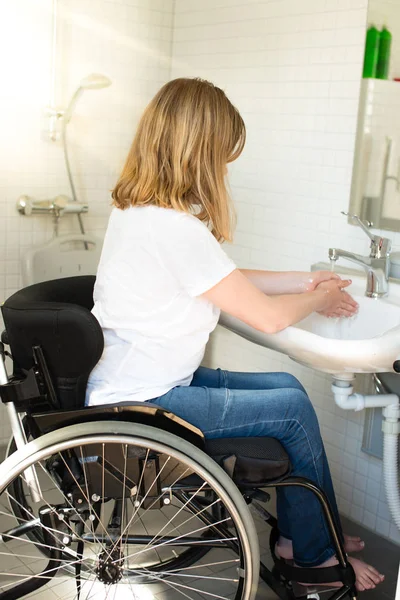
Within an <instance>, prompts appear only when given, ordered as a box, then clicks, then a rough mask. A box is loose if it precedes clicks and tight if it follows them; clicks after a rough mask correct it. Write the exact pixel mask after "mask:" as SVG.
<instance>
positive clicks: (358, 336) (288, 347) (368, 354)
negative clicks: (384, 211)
mask: <svg viewBox="0 0 400 600" xmlns="http://www.w3.org/2000/svg"><path fill="white" fill-rule="evenodd" d="M351 279H352V280H353V283H352V285H351V286H350V287H349V288H347V290H348V292H349V293H350V294H351V295H352V296H353V297H354V298H355V300H356V301H357V302H358V303H359V306H360V308H359V312H358V313H357V315H355V316H354V317H351V318H349V319H348V318H342V319H329V318H327V317H322V316H321V315H318V314H316V313H314V314H312V315H310V316H309V317H307V318H306V319H304V320H303V321H301V322H300V323H298V324H297V325H295V326H293V327H288V328H287V329H285V330H284V331H281V332H279V333H276V334H264V333H261V332H259V331H256V330H255V329H253V328H252V327H249V326H248V325H245V324H244V323H242V322H241V321H239V320H238V319H235V318H234V317H231V316H229V315H227V314H226V313H222V314H221V318H220V325H222V326H223V327H226V328H227V329H230V330H231V331H234V332H235V333H237V334H239V335H240V336H241V337H244V338H246V339H248V340H250V341H252V342H254V343H256V344H258V345H260V346H264V347H266V348H270V349H272V350H276V351H278V352H282V353H283V354H287V355H288V356H290V357H291V358H292V359H293V360H296V361H297V362H300V363H302V364H304V365H307V366H309V367H311V368H313V369H317V370H319V371H323V372H325V373H332V374H334V375H335V377H336V378H338V379H340V378H342V379H349V378H351V376H352V374H353V373H382V372H388V371H392V372H393V363H394V361H396V360H400V284H398V283H394V282H390V283H389V295H388V297H386V298H379V299H374V298H367V297H366V296H364V293H365V286H366V280H365V277H363V276H362V274H361V275H360V276H352V277H351Z"/></svg>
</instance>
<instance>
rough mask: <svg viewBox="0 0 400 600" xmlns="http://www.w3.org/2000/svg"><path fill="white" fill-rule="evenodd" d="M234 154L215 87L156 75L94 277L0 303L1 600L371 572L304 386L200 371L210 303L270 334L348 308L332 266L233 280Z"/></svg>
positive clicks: (185, 595)
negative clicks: (1, 410)
mask: <svg viewBox="0 0 400 600" xmlns="http://www.w3.org/2000/svg"><path fill="white" fill-rule="evenodd" d="M244 143H245V127H244V123H243V121H242V118H241V116H240V115H239V113H238V111H237V110H236V109H235V108H234V107H233V106H232V104H231V103H230V102H229V100H228V98H227V97H226V95H225V94H224V92H223V91H222V90H220V89H219V88H217V87H215V86H214V85H212V84H211V83H208V82H206V81H203V80H199V79H177V80H175V81H171V82H170V83H168V84H166V85H165V86H164V87H163V88H162V89H161V90H160V91H159V92H158V94H157V95H156V96H155V98H154V99H153V100H152V102H151V103H150V104H149V106H148V107H147V109H146V111H145V113H144V115H143V117H142V119H141V121H140V123H139V126H138V130H137V133H136V136H135V138H134V141H133V145H132V148H131V150H130V152H129V155H128V158H127V161H126V164H125V167H124V169H123V172H122V175H121V177H120V179H119V181H118V183H117V185H116V187H115V189H114V191H113V199H114V208H113V211H112V214H111V217H110V221H109V225H108V230H107V233H106V237H105V241H104V247H103V252H102V256H101V261H100V265H99V269H98V274H97V278H96V280H95V278H94V277H88V276H82V277H72V278H66V279H58V280H52V281H46V282H43V283H39V284H36V285H33V286H30V287H28V288H25V289H22V290H19V291H18V292H16V293H15V294H14V295H13V296H11V297H10V298H8V299H7V300H6V302H5V303H4V305H3V306H2V314H3V318H4V323H5V326H6V332H5V335H4V336H2V341H1V343H0V355H1V357H2V359H3V360H0V396H1V400H2V402H3V403H4V405H5V408H6V410H7V414H8V416H9V419H10V423H11V428H12V432H13V438H12V440H11V442H10V445H9V448H8V458H7V459H6V460H5V461H4V462H3V463H2V464H1V465H0V527H1V529H0V600H17V599H18V598H23V597H25V598H31V597H32V596H31V595H32V594H33V593H34V592H36V591H37V590H38V589H40V588H44V587H46V588H49V587H53V586H55V589H56V592H57V593H56V595H54V594H53V592H51V591H50V596H49V597H52V598H53V597H58V598H65V599H67V598H74V599H76V600H92V599H93V600H95V599H100V598H101V599H105V600H113V599H115V598H116V597H117V598H118V599H119V598H121V600H122V599H126V600H128V598H132V599H136V600H139V599H140V600H143V599H146V600H147V599H148V600H152V599H153V598H155V597H156V598H157V599H161V598H162V600H171V599H175V598H178V599H179V598H181V599H182V600H183V599H189V600H200V599H202V600H211V599H218V600H255V599H256V597H257V598H261V597H262V596H260V595H258V594H262V593H263V592H262V589H261V588H260V589H259V578H260V576H261V579H262V580H263V581H264V582H265V583H266V584H267V585H268V586H269V588H271V590H273V592H274V593H275V595H276V596H277V597H278V598H280V599H281V600H294V599H295V598H301V597H302V598H319V594H325V593H326V594H329V598H330V600H341V599H342V598H350V599H351V600H355V598H356V597H357V595H358V592H359V591H363V590H368V589H371V588H373V587H375V586H376V585H377V584H378V583H380V582H381V581H382V579H383V576H382V575H380V574H379V573H378V572H377V571H376V570H375V569H374V568H373V567H371V566H369V565H367V564H365V563H364V562H362V561H361V560H359V559H357V558H353V557H349V556H348V553H352V552H357V551H359V550H361V549H362V546H363V544H362V542H361V540H360V539H359V538H351V537H347V536H345V535H344V534H343V533H342V529H341V525H340V518H339V513H338V509H337V506H336V502H335V495H334V491H333V486H332V481H331V476H330V472H329V466H328V463H327V459H326V455H325V451H324V446H323V442H322V439H321V435H320V431H319V426H318V421H317V417H316V414H315V411H314V409H313V407H312V405H311V402H310V400H309V398H308V396H307V394H306V392H305V390H304V388H303V387H302V385H301V384H300V383H299V381H297V380H296V379H295V378H294V377H293V376H291V375H289V374H287V373H234V372H228V371H224V370H220V369H217V370H212V369H207V368H204V367H201V366H200V363H201V361H202V359H203V354H204V349H205V346H206V343H207V341H208V339H209V335H210V333H211V332H212V331H213V330H214V328H215V327H216V325H217V322H218V318H219V314H220V310H223V311H226V312H227V313H229V314H230V315H233V317H236V318H238V319H240V320H242V321H244V322H245V323H247V324H249V325H250V326H252V327H254V328H255V329H257V330H259V331H261V332H268V333H275V332H278V331H280V330H282V329H284V328H285V327H288V326H289V325H291V324H293V323H296V322H297V321H300V320H301V319H303V318H305V317H307V315H309V314H311V313H312V312H313V311H317V312H319V313H321V314H323V315H326V316H332V317H343V318H346V317H350V316H351V315H353V314H354V313H355V312H356V311H357V305H356V303H355V302H354V301H353V299H352V298H351V297H350V296H349V294H348V293H347V292H346V287H347V286H348V285H349V283H350V282H349V281H342V280H341V279H340V278H339V277H337V276H336V275H334V274H332V273H328V272H315V273H299V272H290V273H278V272H267V271H256V270H245V269H239V268H237V267H236V265H235V264H234V262H233V261H232V260H231V259H230V258H228V256H227V255H226V254H225V252H224V250H223V249H222V248H221V246H220V243H219V242H224V241H229V240H230V239H231V235H232V228H233V223H232V222H233V219H232V211H231V207H230V200H229V194H228V191H227V188H226V172H227V164H228V163H231V162H233V161H234V160H235V159H236V158H238V157H239V155H240V154H241V152H242V150H243V147H244ZM93 288H94V289H93ZM93 295H94V306H93ZM4 344H8V345H9V347H10V351H11V354H8V353H7V352H6V351H5V349H4ZM6 354H8V355H9V356H11V355H12V361H13V375H12V376H11V377H10V378H9V377H8V375H7V371H6V367H5V356H6ZM270 487H273V488H276V492H277V518H276V517H275V516H273V515H272V514H271V513H270V512H269V511H268V510H267V508H266V506H265V503H266V502H267V501H268V500H269V499H270V496H269V494H268V493H267V491H266V489H268V488H270ZM254 520H257V521H258V528H259V530H260V529H261V531H262V533H261V539H260V541H261V547H262V549H263V551H264V552H266V550H265V547H264V546H265V542H264V541H263V538H264V536H266V533H265V531H266V529H270V541H269V544H270V556H271V557H272V559H273V563H274V566H273V568H272V570H269V569H268V568H267V567H266V566H265V564H264V562H263V561H262V560H260V548H259V541H258V536H257V530H256V528H255V524H254ZM261 558H262V559H263V557H261ZM148 586H150V588H151V591H149V587H148ZM258 589H259V592H258V591H257V590H258ZM152 592H153V593H152ZM153 594H155V596H153ZM35 597H36V598H39V597H41V593H39V595H38V596H35ZM46 597H47V596H46ZM268 597H270V596H268Z"/></svg>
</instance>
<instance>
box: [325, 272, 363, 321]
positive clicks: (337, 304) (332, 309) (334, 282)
mask: <svg viewBox="0 0 400 600" xmlns="http://www.w3.org/2000/svg"><path fill="white" fill-rule="evenodd" d="M349 285H351V280H350V279H347V280H341V279H331V280H330V281H323V282H322V283H320V284H319V285H318V286H317V289H318V290H323V291H324V292H325V293H326V306H325V307H324V308H323V309H322V310H319V311H318V312H319V314H320V315H323V316H324V317H352V316H353V315H355V314H356V313H357V311H358V304H357V302H356V301H355V300H354V299H353V298H352V297H351V296H350V294H348V293H347V292H345V290H344V288H346V287H348V286H349Z"/></svg>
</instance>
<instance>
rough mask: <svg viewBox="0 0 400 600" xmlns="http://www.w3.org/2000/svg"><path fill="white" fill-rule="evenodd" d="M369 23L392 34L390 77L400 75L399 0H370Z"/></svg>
mask: <svg viewBox="0 0 400 600" xmlns="http://www.w3.org/2000/svg"><path fill="white" fill-rule="evenodd" d="M368 23H369V24H370V25H374V26H375V27H377V28H378V29H381V28H382V27H384V26H385V27H387V28H388V29H389V31H390V32H391V34H392V36H393V37H392V50H391V59H390V68H389V78H390V79H393V78H394V77H400V3H399V2H398V0H369V9H368Z"/></svg>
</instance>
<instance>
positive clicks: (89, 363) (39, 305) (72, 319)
mask: <svg viewBox="0 0 400 600" xmlns="http://www.w3.org/2000/svg"><path fill="white" fill-rule="evenodd" d="M94 283H95V277H94V276H92V275H84V276H80V277H67V278H65V279H54V280H52V281H45V282H43V283H37V284H35V285H31V286H29V287H27V288H24V289H22V290H19V291H18V292H16V293H15V294H13V295H12V296H11V297H10V298H8V300H6V302H5V303H4V305H3V306H2V313H3V318H4V323H5V326H6V331H7V336H8V342H9V344H10V348H11V354H12V356H13V361H14V371H15V372H16V373H21V372H22V370H29V369H31V368H32V367H33V366H34V358H33V351H32V348H33V347H35V346H40V347H41V349H42V351H43V354H44V358H45V360H46V364H47V366H48V368H49V371H50V375H51V378H52V381H53V385H54V388H55V391H56V395H57V397H58V399H59V402H60V405H61V407H62V408H65V409H70V408H78V407H82V406H83V405H84V398H85V391H86V385H87V380H88V377H89V374H90V372H91V370H92V369H93V367H94V366H95V365H96V364H97V362H98V361H99V359H100V357H101V355H102V352H103V348H104V339H103V332H102V330H101V327H100V325H99V323H98V321H97V320H96V318H95V317H94V316H93V315H92V313H91V312H90V311H91V309H92V308H93V287H94Z"/></svg>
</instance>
